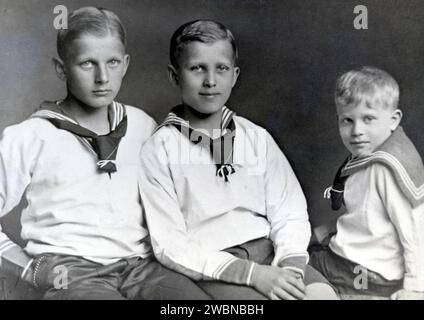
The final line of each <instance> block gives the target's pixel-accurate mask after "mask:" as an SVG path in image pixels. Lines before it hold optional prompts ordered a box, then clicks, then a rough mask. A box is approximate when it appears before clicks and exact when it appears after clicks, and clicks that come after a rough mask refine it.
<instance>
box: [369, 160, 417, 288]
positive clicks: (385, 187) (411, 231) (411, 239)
mask: <svg viewBox="0 0 424 320" xmlns="http://www.w3.org/2000/svg"><path fill="white" fill-rule="evenodd" d="M375 168H376V174H377V177H376V181H377V188H378V193H379V194H380V197H381V199H382V201H383V203H384V204H385V207H386V210H387V213H388V215H389V217H390V220H391V221H392V223H393V224H394V226H395V228H396V231H397V236H398V237H399V240H400V242H401V244H402V248H403V257H404V261H405V276H404V280H403V281H404V284H403V286H404V288H405V289H407V290H413V291H424V204H421V205H420V206H418V207H416V208H412V206H411V204H410V202H409V201H408V200H407V198H406V197H405V196H404V194H403V193H402V191H401V189H400V187H399V186H398V183H397V182H396V180H395V178H394V176H393V174H392V173H391V171H390V169H389V168H387V167H386V166H384V165H378V164H376V165H375Z"/></svg>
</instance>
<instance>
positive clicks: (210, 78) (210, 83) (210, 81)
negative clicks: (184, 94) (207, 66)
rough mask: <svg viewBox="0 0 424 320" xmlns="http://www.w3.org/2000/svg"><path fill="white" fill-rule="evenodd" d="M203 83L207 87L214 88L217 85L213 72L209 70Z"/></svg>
mask: <svg viewBox="0 0 424 320" xmlns="http://www.w3.org/2000/svg"><path fill="white" fill-rule="evenodd" d="M203 85H204V86H205V87H207V88H213V87H215V86H216V79H215V75H214V74H213V73H212V72H209V73H208V74H207V75H206V77H205V80H204V81H203Z"/></svg>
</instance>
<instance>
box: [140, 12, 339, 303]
mask: <svg viewBox="0 0 424 320" xmlns="http://www.w3.org/2000/svg"><path fill="white" fill-rule="evenodd" d="M170 59H171V64H170V65H169V67H168V69H169V76H170V80H171V82H172V83H173V84H174V85H175V86H176V87H178V88H179V90H180V93H181V99H182V104H181V105H178V106H176V107H175V108H173V109H172V111H171V113H170V114H169V116H168V117H167V118H166V120H165V121H164V122H163V123H162V125H160V127H159V128H158V130H157V131H156V133H155V134H154V135H153V136H152V137H151V139H149V140H148V141H147V142H146V144H145V146H144V147H143V152H142V155H143V156H142V164H143V168H142V169H143V170H141V171H140V172H141V175H142V177H141V178H140V192H141V194H142V199H143V205H144V208H145V212H146V220H147V224H148V227H149V230H150V235H151V240H152V245H153V249H154V253H155V255H156V257H157V259H158V260H159V261H160V262H161V263H163V264H164V265H165V266H167V267H169V268H171V269H174V270H176V271H179V272H181V273H183V274H185V275H187V276H189V277H191V278H192V279H194V280H197V281H199V282H198V284H199V286H201V287H202V288H203V289H204V290H205V291H206V292H208V293H209V294H210V295H211V296H212V297H213V298H216V299H266V298H269V299H304V298H305V297H306V298H326V297H327V298H329V297H331V298H335V297H336V295H335V293H334V291H333V290H332V288H331V287H330V285H329V284H327V283H326V280H325V279H324V278H323V277H322V276H321V275H320V274H319V273H318V272H316V271H315V270H313V269H312V268H311V267H309V266H307V262H308V253H307V250H306V249H307V245H308V242H309V239H310V224H309V221H308V213H307V207H306V201H305V197H304V195H303V192H302V190H301V187H300V185H299V183H298V181H297V179H296V177H295V175H294V173H293V171H292V169H291V167H290V164H289V162H288V161H287V159H286V157H285V156H284V154H283V153H282V152H281V150H280V149H279V147H278V146H277V144H276V143H275V141H274V140H273V139H272V137H271V136H270V134H269V133H268V132H267V131H266V130H264V129H262V128H261V127H259V126H257V125H255V124H253V123H252V122H250V121H248V120H247V119H245V118H243V117H240V116H236V115H235V113H234V112H233V111H231V110H230V109H228V108H227V107H226V106H225V103H226V102H227V100H228V98H229V96H230V94H231V90H232V88H233V86H234V85H235V83H236V81H237V77H238V75H239V72H240V69H239V68H238V67H237V48H236V44H235V40H234V37H233V35H232V33H231V32H230V31H229V30H228V29H227V28H225V27H224V26H223V25H221V24H219V23H217V22H214V21H209V20H198V21H193V22H189V23H187V24H184V25H183V26H181V27H180V28H179V29H178V30H177V31H176V32H175V33H174V35H173V36H172V39H171V50H170ZM314 284H315V285H314Z"/></svg>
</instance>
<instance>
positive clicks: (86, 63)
mask: <svg viewBox="0 0 424 320" xmlns="http://www.w3.org/2000/svg"><path fill="white" fill-rule="evenodd" d="M80 66H81V67H82V68H84V69H89V68H91V67H92V66H93V63H92V62H91V61H84V62H81V63H80Z"/></svg>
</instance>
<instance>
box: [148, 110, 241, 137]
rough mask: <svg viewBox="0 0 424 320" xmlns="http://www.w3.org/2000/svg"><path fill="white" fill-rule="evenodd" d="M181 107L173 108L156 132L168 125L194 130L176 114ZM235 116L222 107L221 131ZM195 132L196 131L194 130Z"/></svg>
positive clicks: (232, 112)
mask: <svg viewBox="0 0 424 320" xmlns="http://www.w3.org/2000/svg"><path fill="white" fill-rule="evenodd" d="M178 107H179V106H177V107H175V108H173V109H172V110H171V112H169V114H168V116H167V117H166V118H165V120H164V121H163V122H162V123H161V124H160V125H159V126H158V127H157V128H156V130H155V132H156V131H158V130H159V129H160V128H162V127H165V126H168V125H177V126H181V127H184V128H189V129H193V128H191V127H190V124H189V123H188V121H186V120H184V119H183V118H181V117H179V116H178V115H177V114H176V111H175V109H176V108H178ZM234 115H235V112H234V111H231V110H230V109H228V108H227V107H226V106H223V107H222V119H221V130H225V129H226V128H227V127H228V125H229V123H230V122H231V119H232V117H233V116H234ZM193 130H195V129H193Z"/></svg>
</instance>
